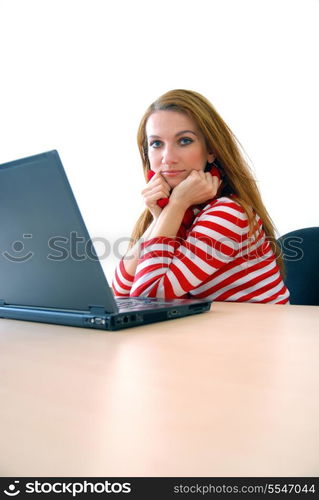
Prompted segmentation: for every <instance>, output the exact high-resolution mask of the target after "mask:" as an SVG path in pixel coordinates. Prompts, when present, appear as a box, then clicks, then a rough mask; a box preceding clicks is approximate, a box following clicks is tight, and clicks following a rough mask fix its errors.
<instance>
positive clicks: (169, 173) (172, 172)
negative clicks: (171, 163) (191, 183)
mask: <svg viewBox="0 0 319 500" xmlns="http://www.w3.org/2000/svg"><path fill="white" fill-rule="evenodd" d="M184 172H185V170H162V171H161V174H162V175H166V176H168V177H174V176H175V175H179V174H182V173H184Z"/></svg>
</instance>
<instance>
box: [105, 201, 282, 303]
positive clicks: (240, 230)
mask: <svg viewBox="0 0 319 500" xmlns="http://www.w3.org/2000/svg"><path fill="white" fill-rule="evenodd" d="M197 212H198V211H197ZM248 230H249V227H248V218H247V215H246V213H245V211H244V210H243V208H242V207H241V205H239V203H237V202H236V201H235V199H231V198H227V197H222V198H218V199H216V200H213V201H211V202H210V203H208V204H207V205H206V206H205V207H204V208H203V210H201V211H200V212H199V213H197V214H196V216H195V219H194V222H193V224H192V226H191V227H190V230H189V231H188V234H187V238H186V239H180V238H167V237H156V238H151V239H150V240H147V241H144V242H143V243H142V245H141V254H140V258H139V261H138V265H137V268H136V272H135V276H131V275H129V274H128V273H127V272H126V269H125V265H124V261H123V259H122V260H121V261H120V262H119V264H118V265H117V268H116V271H115V277H114V280H113V290H114V293H115V295H117V296H121V297H124V296H133V297H162V298H209V299H212V300H217V301H232V302H261V303H266V302H268V303H275V304H286V303H288V301H289V291H288V289H287V288H286V286H285V285H284V283H283V280H282V277H281V274H280V271H279V268H278V266H277V262H276V259H275V256H274V253H273V250H272V248H271V245H270V243H269V241H268V240H267V239H266V236H265V232H264V230H263V227H262V222H261V219H260V218H259V217H258V216H256V232H255V238H254V239H252V238H249V237H248Z"/></svg>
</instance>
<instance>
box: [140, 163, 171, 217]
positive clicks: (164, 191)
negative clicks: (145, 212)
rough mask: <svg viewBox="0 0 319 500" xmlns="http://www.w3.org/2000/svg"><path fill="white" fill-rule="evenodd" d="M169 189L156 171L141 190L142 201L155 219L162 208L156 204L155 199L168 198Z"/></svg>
mask: <svg viewBox="0 0 319 500" xmlns="http://www.w3.org/2000/svg"><path fill="white" fill-rule="evenodd" d="M170 190H171V188H170V186H169V184H168V183H167V182H166V180H165V179H164V177H163V176H162V175H161V174H160V172H157V173H156V174H155V175H154V176H153V177H152V179H151V180H150V181H149V182H148V183H147V185H146V186H145V188H144V189H143V190H142V196H143V199H144V203H145V205H146V206H147V208H148V209H149V211H150V212H151V214H152V216H153V219H157V217H159V215H160V213H161V211H162V208H161V207H159V206H158V205H157V201H158V200H160V199H161V198H168V197H169V195H170Z"/></svg>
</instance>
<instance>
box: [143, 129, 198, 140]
mask: <svg viewBox="0 0 319 500" xmlns="http://www.w3.org/2000/svg"><path fill="white" fill-rule="evenodd" d="M184 134H193V135H195V136H197V134H196V133H195V132H194V131H193V130H181V131H180V132H177V134H175V137H179V136H180V135H184ZM148 138H149V139H150V138H153V139H154V138H155V139H160V136H159V135H149V136H148Z"/></svg>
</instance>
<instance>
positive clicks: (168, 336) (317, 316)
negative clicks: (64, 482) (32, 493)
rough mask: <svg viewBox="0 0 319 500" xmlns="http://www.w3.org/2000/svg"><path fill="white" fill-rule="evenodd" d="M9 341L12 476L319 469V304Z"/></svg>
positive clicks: (5, 458) (4, 452)
mask: <svg viewBox="0 0 319 500" xmlns="http://www.w3.org/2000/svg"><path fill="white" fill-rule="evenodd" d="M0 342H1V346H0V373H1V378H0V401H1V409H0V449H1V455H0V457H1V458H0V475H1V476H4V475H8V476H104V477H105V476H106V477H112V476H122V477H123V476H210V477H214V476H215V477H216V476H225V477H227V476H228V477H229V476H290V477H292V476H318V475H319V401H318V398H319V307H312V306H278V305H258V304H231V303H218V302H216V303H214V304H213V306H212V310H211V312H209V313H205V314H201V315H198V316H193V317H190V318H183V319H178V320H174V321H168V322H164V323H157V324H154V325H149V326H145V327H138V328H132V329H129V330H122V331H120V332H100V331H91V330H86V329H80V328H70V327H61V326H54V325H44V324H36V323H26V322H18V321H12V320H0Z"/></svg>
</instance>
